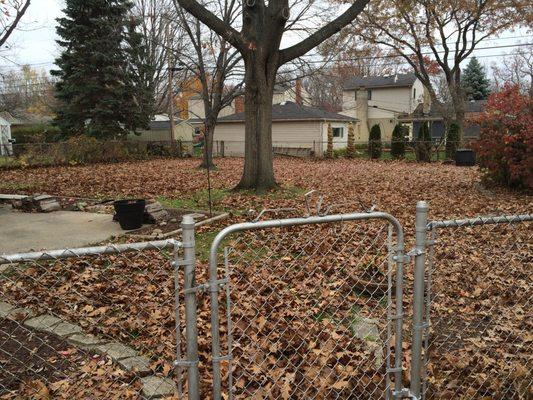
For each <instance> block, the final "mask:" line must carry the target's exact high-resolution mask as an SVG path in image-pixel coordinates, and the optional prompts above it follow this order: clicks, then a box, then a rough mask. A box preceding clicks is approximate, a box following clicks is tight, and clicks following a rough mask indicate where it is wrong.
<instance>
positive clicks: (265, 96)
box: [236, 54, 278, 193]
mask: <svg viewBox="0 0 533 400" xmlns="http://www.w3.org/2000/svg"><path fill="white" fill-rule="evenodd" d="M258 58H259V57H257V54H252V55H251V56H250V58H248V59H246V60H245V62H246V63H247V65H246V73H245V74H246V76H245V82H246V89H245V101H244V107H245V143H244V171H243V175H242V178H241V180H240V182H239V184H238V185H237V187H236V189H255V190H256V192H258V193H264V192H266V191H268V190H270V189H275V188H277V187H278V184H277V183H276V180H275V178H274V167H273V162H272V157H273V154H272V97H273V90H274V83H275V76H276V72H277V61H276V62H272V61H271V62H261V61H259V60H258Z"/></svg>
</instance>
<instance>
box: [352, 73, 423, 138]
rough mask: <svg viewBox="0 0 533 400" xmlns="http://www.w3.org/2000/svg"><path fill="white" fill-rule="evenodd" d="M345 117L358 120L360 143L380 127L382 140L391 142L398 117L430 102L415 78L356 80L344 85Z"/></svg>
mask: <svg viewBox="0 0 533 400" xmlns="http://www.w3.org/2000/svg"><path fill="white" fill-rule="evenodd" d="M342 97H343V99H342V100H343V104H342V111H341V114H344V115H347V116H350V117H352V118H357V119H358V120H359V122H358V123H357V127H356V141H367V140H368V133H369V131H370V128H371V127H372V126H373V125H375V124H379V126H380V128H381V137H382V140H390V139H391V135H392V130H393V129H394V125H396V123H397V122H398V116H399V115H403V114H411V113H412V112H413V111H414V110H415V109H416V108H417V106H418V105H419V104H422V103H424V104H426V103H428V102H429V96H428V94H427V91H426V90H425V88H424V85H423V84H422V82H421V81H420V80H419V79H418V78H417V77H416V76H415V74H395V75H391V76H365V77H358V76H356V77H352V78H350V79H348V80H347V81H346V82H345V83H344V85H343V96H342Z"/></svg>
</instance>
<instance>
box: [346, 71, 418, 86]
mask: <svg viewBox="0 0 533 400" xmlns="http://www.w3.org/2000/svg"><path fill="white" fill-rule="evenodd" d="M415 81H416V76H415V74H395V75H391V76H352V77H351V78H348V79H347V80H346V81H345V82H344V84H343V85H342V86H343V89H344V90H353V89H359V88H367V89H370V88H387V87H411V86H413V84H414V83H415Z"/></svg>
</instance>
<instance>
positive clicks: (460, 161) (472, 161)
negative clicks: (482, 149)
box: [455, 149, 476, 167]
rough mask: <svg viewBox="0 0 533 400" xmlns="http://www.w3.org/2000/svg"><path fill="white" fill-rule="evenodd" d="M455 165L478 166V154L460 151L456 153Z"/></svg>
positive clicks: (464, 150) (469, 150)
mask: <svg viewBox="0 0 533 400" xmlns="http://www.w3.org/2000/svg"><path fill="white" fill-rule="evenodd" d="M455 165H458V166H461V167H473V166H474V165H476V153H475V152H474V150H471V149H459V150H457V151H456V152H455Z"/></svg>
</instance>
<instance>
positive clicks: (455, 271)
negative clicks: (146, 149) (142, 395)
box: [0, 159, 531, 399]
mask: <svg viewBox="0 0 533 400" xmlns="http://www.w3.org/2000/svg"><path fill="white" fill-rule="evenodd" d="M197 163H198V161H197V160H153V161H147V162H137V163H121V164H108V165H93V166H89V167H57V168H42V169H31V170H23V171H6V172H1V173H0V181H2V182H9V184H10V186H9V187H10V188H12V191H16V189H14V188H16V187H17V185H19V187H24V185H28V184H29V185H33V188H32V189H31V191H32V192H36V191H38V192H47V193H50V194H59V195H65V196H80V197H91V196H101V197H107V198H109V197H119V196H120V197H126V196H131V197H156V196H160V195H162V196H166V197H170V198H183V197H188V196H190V194H191V193H193V192H194V191H197V190H202V189H205V187H206V180H205V173H204V172H203V171H199V170H197V169H196V168H195V167H196V165H197ZM217 164H218V167H219V169H218V170H217V171H215V172H213V174H212V179H213V182H214V186H215V187H217V188H231V187H232V186H233V185H235V184H236V183H237V181H238V179H239V174H240V170H241V166H242V161H241V160H239V159H221V160H217ZM275 168H276V176H277V177H278V179H279V181H280V183H281V184H282V185H283V186H284V187H293V186H296V187H301V188H304V189H318V190H320V191H321V192H322V193H324V195H325V197H326V199H325V203H326V204H328V205H333V206H334V208H333V212H343V211H361V210H362V209H363V208H367V207H368V206H370V205H371V204H373V203H374V202H375V203H376V204H377V207H378V209H379V210H382V211H387V212H389V213H391V214H393V215H395V216H396V217H397V218H399V219H400V221H401V222H402V223H403V225H404V227H405V229H406V231H407V238H408V240H412V236H413V235H412V233H413V222H414V206H415V203H416V201H417V200H422V199H424V200H428V201H429V203H430V215H431V218H432V219H441V218H451V217H463V218H464V217H473V216H476V215H479V214H494V213H498V214H504V213H505V214H518V213H525V212H528V210H530V208H531V203H530V200H529V198H528V197H527V196H524V195H521V194H518V193H510V192H505V191H501V192H496V193H494V192H490V191H486V190H484V189H482V188H480V187H479V186H478V185H477V181H478V179H479V174H478V172H477V171H476V170H475V169H465V168H457V167H453V166H444V165H436V164H430V165H418V164H410V163H400V162H389V163H386V162H368V161H359V160H356V161H346V160H334V161H327V162H326V161H316V162H315V161H308V160H296V159H277V160H276V165H275ZM218 206H219V207H224V208H230V209H233V210H238V211H245V210H248V209H250V208H254V209H256V210H259V209H262V208H279V207H296V208H298V209H299V210H302V212H295V213H292V214H293V215H301V214H302V213H303V210H304V207H303V201H302V199H301V198H300V197H291V196H278V195H276V194H271V195H269V196H266V197H259V196H254V195H250V194H249V193H238V192H237V193H231V194H230V195H228V196H226V197H224V199H222V200H221V201H220V203H219V204H218ZM281 215H288V214H281ZM244 219H245V217H244V216H242V214H236V215H234V216H233V217H232V219H231V220H230V221H224V222H221V223H218V224H216V225H212V226H204V227H202V228H200V229H199V233H206V232H214V231H218V230H219V229H220V228H221V227H222V226H225V225H227V224H229V223H231V222H237V221H242V220H244ZM370 225H371V224H369V225H368V226H362V225H358V226H359V228H357V229H356V228H354V225H352V226H348V225H345V226H343V227H340V228H339V227H336V228H335V229H333V228H332V227H320V228H302V229H287V230H285V231H278V232H269V233H254V234H253V235H243V236H239V237H237V238H236V241H235V242H234V243H233V247H234V253H233V254H232V256H231V258H230V263H231V264H230V265H231V271H232V292H231V303H232V308H231V312H232V321H233V322H234V325H233V336H234V337H233V339H234V346H235V347H234V361H233V372H234V374H233V376H234V382H235V387H236V395H237V397H238V398H264V397H267V395H270V396H272V397H273V398H281V399H293V398H294V399H296V398H298V399H300V398H301V399H303V398H318V399H327V398H337V397H338V398H379V397H380V395H381V392H382V390H383V389H384V385H385V381H384V377H385V374H384V365H383V362H381V363H377V365H376V358H377V356H376V353H375V352H374V350H372V349H369V348H368V346H367V345H365V343H364V341H362V340H361V339H357V338H355V337H354V335H353V327H352V326H351V325H350V324H351V322H353V319H357V318H359V317H364V318H372V319H375V320H376V321H377V322H376V323H377V327H378V329H379V332H380V335H379V336H380V338H379V340H381V341H382V342H383V341H384V339H385V338H384V332H385V325H384V323H385V321H386V308H384V304H386V301H384V293H383V291H382V290H381V291H378V289H380V286H379V285H378V286H376V288H374V287H372V288H371V289H370V293H369V292H365V291H364V290H361V289H364V287H365V286H368V285H366V284H365V283H364V282H379V283H382V284H383V283H385V282H386V275H385V273H386V266H385V265H384V264H383V262H382V261H383V260H384V257H385V255H386V250H384V249H383V248H382V246H383V244H384V239H385V237H386V232H385V236H383V232H380V231H379V227H376V226H370ZM510 234H511V233H510V232H507V233H505V232H503V237H504V238H505V237H509V235H510ZM465 236H466V235H462V233H461V232H459V234H458V235H457V236H456V237H453V235H451V234H448V233H446V232H443V233H442V236H441V242H440V243H442V245H443V246H447V247H446V251H447V253H443V252H442V251H443V250H438V253H437V254H438V255H439V256H441V259H443V260H445V261H444V262H443V264H441V265H440V266H439V269H438V273H436V274H435V282H434V291H435V293H438V296H437V297H436V299H435V305H434V313H435V318H436V320H435V325H434V327H433V331H432V335H433V336H432V338H433V339H434V343H435V344H434V347H432V348H431V349H430V351H432V358H431V364H430V365H429V370H430V371H431V372H432V374H431V378H430V383H431V387H432V389H431V390H432V392H431V393H433V396H434V397H435V398H461V396H463V395H464V398H483V397H484V396H485V397H486V396H491V395H494V396H496V394H497V393H500V392H498V391H497V390H496V389H497V388H495V387H496V386H498V385H499V386H500V387H503V388H506V389H505V390H506V391H504V392H501V393H504V394H507V395H509V394H511V395H509V396H508V397H500V398H502V399H503V398H510V399H511V398H514V397H512V395H513V393H517V392H518V391H519V390H518V389H517V387H518V386H520V385H523V384H524V382H527V379H529V378H530V372H528V371H527V365H528V363H527V358H525V355H524V352H523V351H522V350H523V349H528V348H529V349H530V348H531V335H529V336H524V332H528V331H529V332H531V329H530V328H531V326H529V325H527V322H526V321H527V318H525V314H527V312H528V311H527V310H525V309H524V307H522V306H520V305H517V304H514V303H512V302H511V303H510V302H509V293H513V291H518V290H525V291H528V290H529V292H530V286H531V285H530V284H531V282H530V281H529V285H525V286H524V279H526V278H527V277H528V276H530V275H527V271H526V270H524V268H523V264H521V263H523V259H520V258H516V257H514V258H513V257H512V254H513V253H512V252H510V253H509V254H510V255H511V257H510V258H509V257H508V258H502V257H500V259H498V258H497V257H492V258H487V256H486V254H489V253H486V251H488V248H486V246H487V245H485V244H486V243H494V242H493V241H491V236H490V235H488V236H487V234H483V233H480V234H479V235H477V236H474V238H475V240H469V239H467V238H466V237H465ZM339 239H340V240H339ZM373 239H376V240H374V241H373ZM458 242H459V245H458V246H452V245H454V244H457V243H458ZM480 243H482V244H484V246H485V247H482V246H480ZM411 245H412V242H411V243H408V244H407V247H408V248H409V246H411ZM473 249H478V250H477V251H473ZM490 254H492V253H490ZM528 254H531V251H529V253H528ZM167 259H168V254H161V253H158V252H146V253H142V254H141V253H139V254H133V255H131V254H130V255H128V256H113V257H102V258H101V259H98V260H96V261H95V260H75V261H72V262H56V263H53V264H51V265H46V266H44V265H43V266H40V265H35V266H33V270H32V269H31V268H30V269H27V270H25V271H22V272H21V274H20V275H19V276H17V277H12V278H11V279H10V280H9V281H8V282H2V289H1V291H0V293H1V294H2V295H5V296H6V297H7V298H8V299H11V300H14V301H16V303H17V304H18V305H23V306H31V307H34V308H42V309H43V310H45V309H50V310H53V311H54V312H55V313H57V314H60V315H63V316H66V318H68V319H69V320H71V321H73V322H77V323H79V324H81V325H82V326H83V327H84V328H85V329H86V330H87V331H90V332H92V333H96V334H101V335H105V336H108V337H112V338H115V339H117V340H120V341H123V342H126V343H129V344H130V345H132V346H133V347H135V348H136V349H137V350H139V351H141V352H142V353H143V354H144V355H147V356H149V357H151V359H152V360H153V365H152V368H153V369H154V371H155V372H157V373H160V374H164V375H166V374H167V373H168V372H169V368H170V364H171V362H172V361H173V360H174V358H175V357H174V343H175V339H176V337H175V331H174V311H173V281H172V271H171V269H170V267H169V265H168V262H167ZM490 260H492V261H490ZM498 260H499V261H498ZM502 260H503V261H502ZM495 265H496V266H497V268H496V269H494V268H492V267H493V266H495ZM465 266H468V268H467V269H465ZM220 274H221V277H223V275H224V271H223V269H221V270H220ZM197 277H198V281H199V282H205V281H206V280H207V264H206V263H205V260H201V261H200V262H199V265H198V269H197ZM529 279H530V278H529ZM526 280H527V279H526ZM361 282H363V284H361ZM411 282H412V271H411V267H409V268H407V271H406V285H407V290H406V292H407V293H406V299H405V302H404V307H406V309H407V310H409V304H410V301H411V299H410V287H411V286H412V283H411ZM361 285H363V288H361V287H360V286H361ZM503 293H507V294H506V295H503ZM525 298H528V297H527V296H526V297H525ZM225 301H226V298H225V295H224V294H221V296H220V302H221V308H220V315H221V324H222V325H221V330H222V339H223V346H226V344H225V343H226V339H227V336H226V334H227V329H226V328H225V323H226V320H225V309H224V307H223V305H224V304H225ZM489 306H490V307H489ZM494 314H496V315H500V314H502V315H501V316H499V317H498V320H497V321H496V322H494V317H493V315H494ZM198 316H199V332H200V333H201V334H200V338H199V347H200V365H201V368H202V371H201V379H202V382H201V385H202V393H203V396H207V395H208V394H209V391H210V389H209V388H210V383H211V378H210V364H209V363H210V356H209V353H210V346H211V339H210V332H209V329H210V323H209V318H210V313H209V302H208V301H207V299H206V297H205V296H203V295H201V296H199V306H198ZM437 317H438V318H437ZM529 320H531V318H529ZM439 321H451V322H450V323H448V324H445V323H444V322H440V324H438V323H439ZM525 329H529V330H525ZM406 332H407V334H409V329H406ZM182 334H183V332H182ZM459 336H460V337H461V339H460V340H453V341H452V340H450V339H449V337H454V338H456V337H459ZM509 337H512V338H513V343H515V344H516V345H514V344H513V346H514V347H509V346H507V345H506V344H505V340H506V338H509ZM452 343H453V345H452ZM483 343H485V345H486V343H488V345H487V347H486V348H484V349H481V348H480V347H479V346H480V345H481V346H483ZM517 346H518V349H517ZM520 346H522V347H521V349H522V350H520ZM433 348H435V349H436V350H434V351H433V350H432V349H433ZM388 349H389V346H383V351H386V350H388ZM224 350H225V347H223V351H224ZM405 350H406V355H408V354H409V349H408V348H406V349H405ZM437 350H438V352H437ZM407 363H408V358H407V357H405V358H404V364H405V365H407ZM509 365H511V366H512V367H509ZM222 367H223V372H224V374H225V375H227V373H228V365H227V362H226V363H223V365H222ZM496 371H501V373H498V374H496ZM524 371H526V372H524ZM506 376H508V377H509V378H508V379H505V377H506ZM528 377H529V378H528ZM491 379H492V380H491ZM482 381H483V382H488V383H483V382H482ZM225 382H226V380H225ZM487 385H488V386H487ZM517 385H518V386H517ZM526 390H527V389H526ZM472 391H473V392H472ZM471 392H472V393H471ZM252 396H255V397H252ZM450 396H451V397H450ZM495 398H498V397H495Z"/></svg>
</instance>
